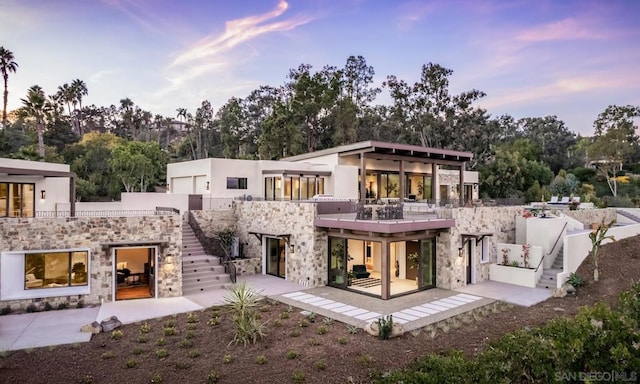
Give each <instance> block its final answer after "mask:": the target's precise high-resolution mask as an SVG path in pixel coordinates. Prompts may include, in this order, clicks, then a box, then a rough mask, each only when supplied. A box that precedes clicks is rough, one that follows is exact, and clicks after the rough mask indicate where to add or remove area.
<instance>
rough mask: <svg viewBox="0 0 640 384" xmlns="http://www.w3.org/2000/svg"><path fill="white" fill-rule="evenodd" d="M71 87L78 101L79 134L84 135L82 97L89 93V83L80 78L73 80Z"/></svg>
mask: <svg viewBox="0 0 640 384" xmlns="http://www.w3.org/2000/svg"><path fill="white" fill-rule="evenodd" d="M71 88H72V90H73V94H74V98H75V100H76V101H77V102H78V107H79V109H78V116H77V117H78V119H77V124H78V134H79V135H80V136H82V133H83V132H82V97H83V96H87V95H88V94H89V90H88V89H87V84H86V83H85V82H84V81H82V80H80V79H75V80H73V81H72V82H71Z"/></svg>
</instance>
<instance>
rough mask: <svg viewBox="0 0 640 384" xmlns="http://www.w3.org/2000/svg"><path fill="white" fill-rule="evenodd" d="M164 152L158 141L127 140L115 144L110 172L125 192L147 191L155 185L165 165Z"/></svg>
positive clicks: (110, 162) (110, 160)
mask: <svg viewBox="0 0 640 384" xmlns="http://www.w3.org/2000/svg"><path fill="white" fill-rule="evenodd" d="M166 164H167V160H166V156H165V153H164V152H163V151H162V150H161V149H160V146H159V145H158V143H156V142H153V141H150V142H144V143H143V142H139V141H129V142H126V143H123V144H120V145H117V146H116V147H115V148H114V149H113V152H112V153H111V158H110V159H109V165H110V167H111V172H112V174H113V175H114V177H116V178H117V179H119V180H120V181H121V182H122V185H123V187H124V190H125V191H126V192H136V191H138V192H147V191H149V190H151V187H155V186H156V185H157V184H158V182H159V181H160V179H161V176H162V174H163V173H164V168H165V167H166Z"/></svg>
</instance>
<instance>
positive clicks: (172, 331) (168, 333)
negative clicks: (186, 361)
mask: <svg viewBox="0 0 640 384" xmlns="http://www.w3.org/2000/svg"><path fill="white" fill-rule="evenodd" d="M162 333H164V335H165V336H174V335H176V334H178V331H177V330H176V329H175V327H165V328H164V329H163V331H162Z"/></svg>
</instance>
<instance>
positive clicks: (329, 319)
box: [322, 317, 333, 326]
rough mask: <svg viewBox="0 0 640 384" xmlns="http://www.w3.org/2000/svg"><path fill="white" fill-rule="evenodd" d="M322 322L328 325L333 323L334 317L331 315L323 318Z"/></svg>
mask: <svg viewBox="0 0 640 384" xmlns="http://www.w3.org/2000/svg"><path fill="white" fill-rule="evenodd" d="M322 323H323V324H324V325H326V326H329V325H331V324H333V319H332V318H330V317H325V318H323V319H322Z"/></svg>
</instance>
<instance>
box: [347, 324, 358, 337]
mask: <svg viewBox="0 0 640 384" xmlns="http://www.w3.org/2000/svg"><path fill="white" fill-rule="evenodd" d="M347 332H349V333H350V334H352V335H356V334H357V333H358V327H356V326H355V325H347Z"/></svg>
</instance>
